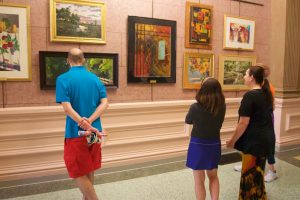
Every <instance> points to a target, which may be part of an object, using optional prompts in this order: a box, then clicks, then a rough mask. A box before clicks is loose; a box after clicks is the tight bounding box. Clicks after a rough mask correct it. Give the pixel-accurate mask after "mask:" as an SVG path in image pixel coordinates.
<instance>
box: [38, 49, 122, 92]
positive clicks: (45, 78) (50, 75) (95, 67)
mask: <svg viewBox="0 0 300 200" xmlns="http://www.w3.org/2000/svg"><path fill="white" fill-rule="evenodd" d="M39 57H40V83H41V89H43V90H44V89H45V90H46V89H55V85H56V78H57V77H58V76H59V75H60V74H62V73H65V72H67V71H68V70H69V68H70V66H69V65H68V63H67V58H68V52H53V51H40V52H39ZM84 57H85V64H84V66H85V67H86V69H87V70H88V71H90V72H92V73H94V74H95V75H96V76H97V77H98V78H99V79H100V80H101V82H102V83H103V84H104V85H105V86H107V87H115V88H117V87H118V54H111V53H84Z"/></svg>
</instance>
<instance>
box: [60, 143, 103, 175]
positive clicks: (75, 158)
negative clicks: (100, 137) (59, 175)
mask: <svg viewBox="0 0 300 200" xmlns="http://www.w3.org/2000/svg"><path fill="white" fill-rule="evenodd" d="M101 159H102V156H101V144H99V143H95V144H92V145H91V146H89V145H88V144H87V140H86V138H85V137H79V138H66V139H65V146H64V160H65V164H66V167H67V170H68V172H69V176H70V177H71V178H78V177H80V176H84V175H87V174H88V173H90V172H92V171H94V170H96V169H99V168H100V167H101Z"/></svg>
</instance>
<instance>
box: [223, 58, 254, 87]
mask: <svg viewBox="0 0 300 200" xmlns="http://www.w3.org/2000/svg"><path fill="white" fill-rule="evenodd" d="M255 63H256V58H255V57H254V56H238V55H220V59H219V81H220V83H221V85H222V88H223V90H235V91H237V90H247V89H248V87H247V86H246V85H244V75H245V74H246V71H247V69H248V68H249V67H250V66H252V65H255Z"/></svg>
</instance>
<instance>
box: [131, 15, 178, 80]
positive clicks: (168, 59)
mask: <svg viewBox="0 0 300 200" xmlns="http://www.w3.org/2000/svg"><path fill="white" fill-rule="evenodd" d="M127 61H128V70H127V82H128V83H176V21H170V20H163V19H154V18H146V17H137V16H129V17H128V60H127Z"/></svg>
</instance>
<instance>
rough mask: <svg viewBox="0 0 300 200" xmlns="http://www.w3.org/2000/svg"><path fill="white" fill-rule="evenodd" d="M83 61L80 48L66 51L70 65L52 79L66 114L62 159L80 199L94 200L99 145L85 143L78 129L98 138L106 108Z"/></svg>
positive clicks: (103, 92) (101, 91) (103, 96)
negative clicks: (78, 190)
mask: <svg viewBox="0 0 300 200" xmlns="http://www.w3.org/2000/svg"><path fill="white" fill-rule="evenodd" d="M84 62H85V59H84V55H83V52H82V51H81V50H80V49H78V48H73V49H71V50H70V52H69V54H68V63H69V64H70V66H71V68H70V69H69V71H68V72H66V73H64V74H62V75H60V76H59V77H57V80H56V102H57V103H61V104H62V106H63V109H64V111H65V113H66V114H67V117H66V130H65V144H64V160H65V164H66V167H67V170H68V173H69V176H70V177H71V178H74V179H75V181H76V183H77V185H78V187H79V189H80V191H81V192H82V194H83V199H85V198H87V199H98V197H97V194H96V192H95V189H94V186H93V180H94V171H95V170H96V169H98V168H100V167H101V158H102V156H101V144H99V143H94V144H92V145H88V143H87V140H86V137H81V136H79V135H78V131H82V130H87V132H86V133H87V134H90V133H91V132H97V134H98V136H99V137H101V135H100V133H101V132H102V126H101V121H100V116H101V115H102V113H103V111H104V110H105V109H106V108H107V107H108V101H107V96H106V89H105V86H104V85H103V83H102V82H101V81H100V80H99V78H98V77H97V76H96V75H95V74H93V73H91V72H89V71H88V70H86V68H85V67H84V66H83V63H84ZM98 130H99V131H98Z"/></svg>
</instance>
